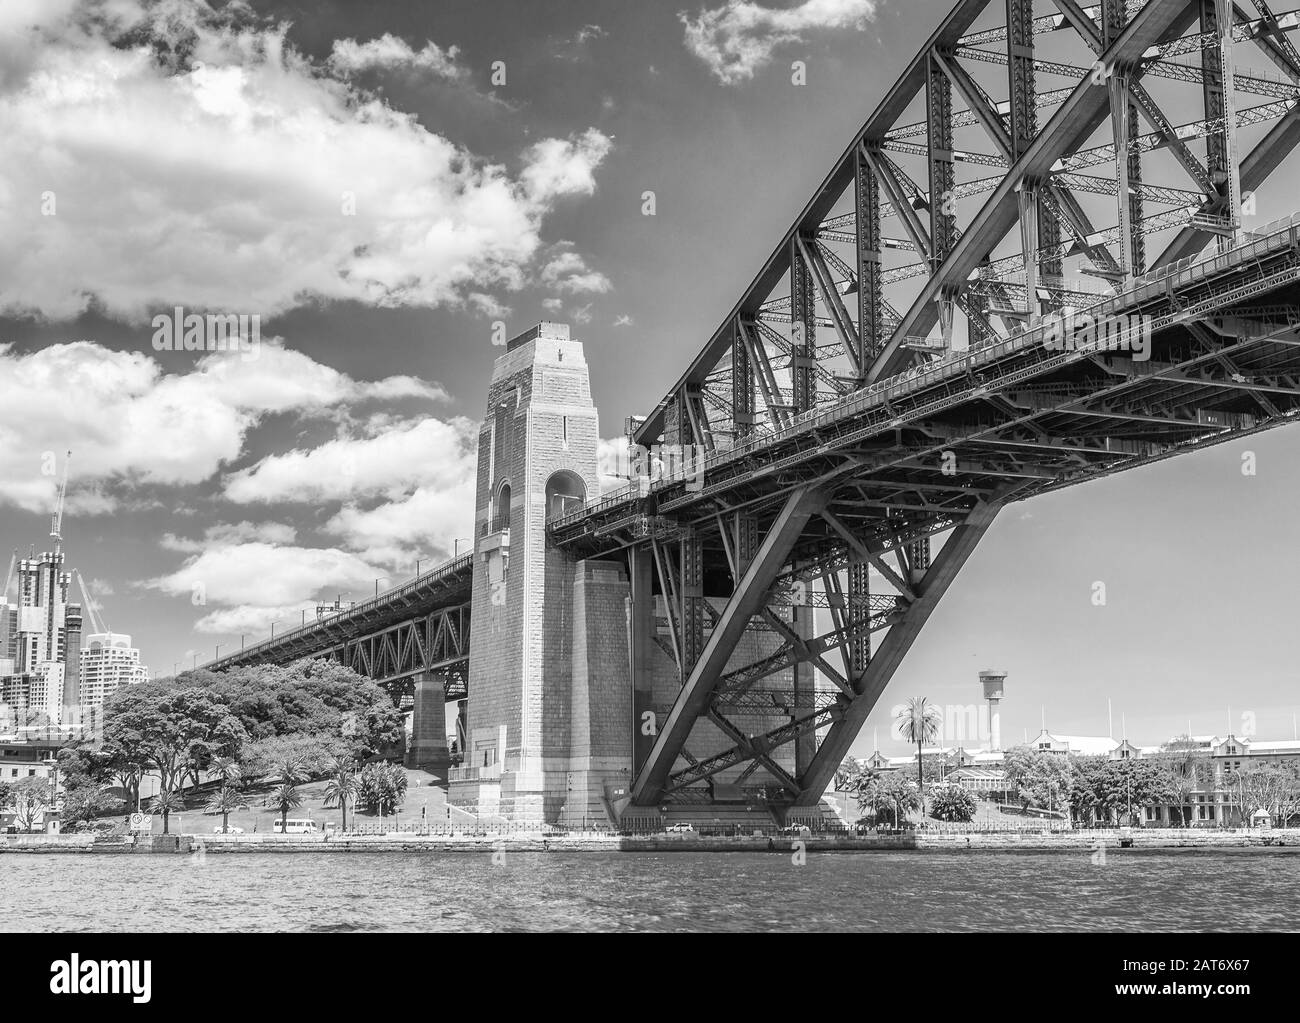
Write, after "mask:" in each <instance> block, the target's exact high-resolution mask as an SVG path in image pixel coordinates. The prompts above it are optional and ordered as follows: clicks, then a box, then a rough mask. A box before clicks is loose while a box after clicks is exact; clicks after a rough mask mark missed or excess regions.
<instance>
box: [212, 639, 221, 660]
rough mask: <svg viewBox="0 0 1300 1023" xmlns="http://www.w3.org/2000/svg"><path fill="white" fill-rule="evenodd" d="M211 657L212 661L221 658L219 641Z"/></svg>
mask: <svg viewBox="0 0 1300 1023" xmlns="http://www.w3.org/2000/svg"><path fill="white" fill-rule="evenodd" d="M212 659H213V660H214V661H219V660H221V644H220V643H218V644H217V648H216V650H214V651H213V653H212Z"/></svg>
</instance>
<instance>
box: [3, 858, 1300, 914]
mask: <svg viewBox="0 0 1300 1023" xmlns="http://www.w3.org/2000/svg"><path fill="white" fill-rule="evenodd" d="M1298 884H1300V855H1287V854H1284V853H1277V852H1254V853H1202V852H1185V853H1145V852H1144V853H1129V854H1112V855H1110V856H1108V858H1107V861H1106V863H1105V864H1104V865H1097V864H1093V863H1092V862H1090V859H1089V854H1088V853H1087V852H1080V853H1077V854H1057V853H1034V854H1028V853H1018V854H1017V853H1007V854H1000V853H988V854H979V855H963V854H947V853H848V854H822V855H816V854H813V855H810V856H809V857H808V860H807V863H806V864H805V865H803V866H796V865H795V864H793V863H792V862H791V857H790V856H789V854H762V853H722V854H716V853H715V854H708V853H636V854H605V853H582V854H579V853H570V854H556V853H551V854H538V853H523V852H518V853H516V852H509V853H507V854H506V857H505V862H504V864H502V865H494V864H493V862H492V858H491V855H490V854H489V853H485V854H483V855H481V856H480V855H476V854H466V853H441V854H439V853H378V854H365V853H349V854H329V853H322V854H310V853H308V854H299V855H274V854H267V855H257V854H249V855H242V854H241V855H209V856H207V857H206V859H205V860H203V861H198V860H195V859H191V858H188V857H181V856H75V855H30V854H5V855H3V856H0V906H3V907H4V916H5V926H4V929H5V930H6V931H15V930H29V931H65V930H111V931H153V930H169V931H194V930H198V931H222V930H241V931H282V930H289V931H382V930H396V931H446V930H568V929H596V930H642V931H663V930H768V931H791V930H866V931H873V930H881V931H907V930H923V931H924V930H962V931H984V930H989V931H1007V930H1017V929H1027V930H1057V929H1059V930H1198V929H1206V930H1208V929H1222V928H1224V927H1229V926H1230V927H1231V928H1232V929H1234V930H1236V929H1240V930H1248V931H1249V930H1294V929H1295V928H1296V927H1297V920H1298V919H1300V914H1298V912H1297V904H1296V903H1297V897H1296V894H1295V893H1296V892H1297V891H1298V890H1300V888H1298Z"/></svg>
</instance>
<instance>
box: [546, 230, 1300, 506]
mask: <svg viewBox="0 0 1300 1023" xmlns="http://www.w3.org/2000/svg"><path fill="white" fill-rule="evenodd" d="M1297 225H1300V214H1292V215H1290V216H1287V217H1282V218H1280V219H1278V220H1274V221H1271V222H1270V223H1268V224H1266V225H1265V226H1264V227H1262V228H1260V229H1258V230H1255V231H1252V232H1250V233H1249V234H1248V235H1247V236H1245V237H1243V239H1242V240H1241V241H1240V242H1239V243H1238V244H1237V245H1235V246H1233V247H1232V248H1230V249H1228V250H1227V251H1225V252H1222V253H1214V254H1211V255H1208V256H1205V255H1200V254H1198V255H1195V256H1187V257H1185V258H1183V259H1180V260H1178V261H1176V262H1174V263H1171V264H1169V265H1167V266H1162V267H1158V268H1156V269H1155V270H1152V271H1150V272H1149V273H1146V274H1142V275H1141V276H1138V277H1134V278H1133V279H1132V280H1131V281H1129V282H1128V284H1127V285H1126V286H1125V287H1124V289H1123V290H1122V291H1117V292H1115V293H1114V294H1109V295H1101V296H1099V300H1098V301H1096V302H1093V303H1091V304H1090V305H1086V306H1081V307H1079V308H1078V309H1077V310H1076V312H1077V313H1078V314H1080V315H1082V314H1088V315H1094V316H1095V315H1096V314H1098V313H1101V312H1104V311H1107V310H1110V311H1115V310H1118V309H1121V308H1126V307H1127V306H1129V305H1132V304H1133V303H1134V300H1135V299H1136V298H1137V297H1138V296H1139V294H1140V293H1143V292H1147V293H1150V292H1151V291H1152V290H1153V289H1155V290H1161V291H1164V290H1168V289H1170V288H1176V287H1178V286H1179V285H1181V284H1186V283H1191V282H1192V281H1194V280H1195V279H1196V278H1197V276H1199V275H1200V273H1201V272H1202V271H1203V269H1204V268H1205V267H1210V268H1211V269H1213V270H1226V269H1230V268H1232V267H1233V266H1239V265H1242V264H1244V263H1246V262H1247V261H1248V260H1249V259H1250V258H1251V257H1252V256H1255V255H1257V254H1259V253H1260V252H1261V251H1262V252H1268V251H1272V250H1274V249H1277V248H1281V247H1284V246H1283V245H1281V244H1279V243H1280V242H1281V241H1282V239H1283V238H1284V236H1285V238H1286V243H1287V244H1294V242H1295V239H1296V237H1297ZM1048 329H1049V327H1048V324H1046V323H1042V324H1037V325H1033V326H1030V327H1028V328H1025V329H1022V330H1020V331H1019V332H1017V333H1015V334H1012V335H1010V336H1009V337H1006V338H1000V339H996V340H993V341H988V342H985V343H983V344H979V345H976V346H973V347H969V348H966V349H965V350H963V351H961V352H956V353H952V354H949V355H947V356H945V357H943V358H939V359H934V360H932V361H930V362H927V363H925V364H923V365H921V366H916V367H913V368H911V369H909V370H906V371H904V372H902V373H897V374H894V375H893V376H890V377H887V378H886V379H884V380H879V381H877V382H876V383H874V384H869V385H867V386H866V387H862V388H859V389H858V390H856V391H853V392H851V393H850V394H847V395H845V396H843V397H841V398H839V399H837V400H835V401H832V402H829V403H827V404H824V405H821V406H819V407H817V408H812V409H809V410H807V411H805V412H801V413H799V414H798V415H796V416H794V417H793V418H792V419H791V420H790V422H789V423H788V424H787V425H786V426H785V427H783V428H781V429H778V430H772V431H769V432H765V433H763V434H757V435H751V436H749V437H746V438H745V439H743V440H741V441H739V442H737V443H735V444H733V445H731V446H730V447H728V448H725V449H717V450H714V451H711V452H709V453H708V454H707V455H705V456H704V459H703V467H702V469H703V471H704V472H708V471H709V470H710V469H713V468H716V467H718V466H720V465H723V464H724V463H726V462H730V461H733V460H734V459H737V458H740V457H742V456H743V455H746V454H748V453H750V452H752V451H754V450H756V449H758V448H761V447H766V446H768V445H770V444H772V443H773V442H775V441H778V440H782V439H785V438H787V437H791V436H794V435H795V434H798V433H800V432H802V431H803V430H805V429H807V428H808V427H809V426H810V425H811V424H814V423H828V422H831V421H833V420H836V419H840V418H843V417H844V416H846V415H852V414H854V413H856V412H859V411H861V410H862V409H863V408H866V407H868V406H872V405H879V404H883V403H885V402H887V401H888V400H889V399H890V398H893V397H901V396H903V395H904V394H910V393H912V392H914V391H916V390H919V389H923V388H924V387H926V386H928V385H930V384H932V383H935V382H938V381H939V380H941V379H943V378H945V377H949V376H952V375H953V374H954V372H956V373H964V372H966V371H967V370H968V369H970V367H971V363H972V358H973V357H978V361H980V362H985V361H989V360H990V359H996V358H1000V357H1002V356H1003V355H1009V354H1012V353H1014V352H1016V351H1018V350H1022V349H1025V348H1028V347H1032V346H1034V345H1037V344H1041V343H1042V342H1043V339H1044V337H1045V336H1046V331H1047V330H1048ZM699 472H700V466H698V465H691V466H690V467H688V468H682V469H673V470H670V471H668V472H665V473H664V474H663V475H662V476H660V477H658V478H657V479H655V480H652V481H651V482H650V486H649V489H650V490H657V489H660V488H662V487H667V486H670V485H672V484H675V483H681V482H683V481H685V480H688V479H691V478H693V477H694V476H696V475H697V474H698V473H699ZM640 491H641V488H640V487H637V486H635V485H632V484H629V485H628V486H626V487H621V488H620V489H619V490H618V491H616V492H615V493H614V494H610V495H602V496H601V497H599V498H596V499H595V500H593V501H589V502H587V503H586V504H585V505H584V506H583V507H582V508H580V509H578V510H575V511H572V512H569V513H567V514H565V515H559V516H556V517H554V518H552V519H551V520H550V521H549V522H548V525H550V526H552V527H557V526H568V525H572V524H574V523H577V522H580V521H581V520H582V519H584V518H586V517H588V516H590V515H592V514H595V513H597V512H601V511H605V510H607V509H608V508H611V507H614V506H616V505H618V504H623V503H627V502H631V501H633V500H634V499H635V498H636V497H637V496H640Z"/></svg>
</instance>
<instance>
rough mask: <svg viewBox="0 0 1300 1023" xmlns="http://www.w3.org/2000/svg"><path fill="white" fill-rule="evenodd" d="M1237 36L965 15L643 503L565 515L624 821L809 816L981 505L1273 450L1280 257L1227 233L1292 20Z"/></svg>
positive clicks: (648, 439) (1244, 16) (921, 65)
mask: <svg viewBox="0 0 1300 1023" xmlns="http://www.w3.org/2000/svg"><path fill="white" fill-rule="evenodd" d="M1252 7H1253V8H1254V10H1253V11H1247V10H1246V9H1245V8H1243V7H1241V6H1239V5H1236V4H1233V3H1231V2H1227V0H1191V2H1188V0H1146V2H1145V3H1143V2H1130V3H1122V2H1120V0H1105V2H1103V3H1101V4H1099V5H1096V6H1087V7H1084V6H1081V5H1079V4H1078V3H1077V2H1076V0H1053V2H1052V3H1050V4H1049V3H1038V4H1037V5H1035V3H1034V2H1033V0H1005V2H1004V3H1003V4H997V5H994V4H989V3H988V2H987V0H959V2H958V3H956V5H955V6H954V7H953V9H952V11H951V12H950V13H949V15H948V17H947V18H946V19H945V20H944V22H943V24H942V25H940V27H939V28H938V29H937V30H936V31H935V33H934V34H933V35H932V36H931V38H930V39H929V41H928V42H927V44H926V46H925V48H924V49H923V50H922V52H921V53H920V54H918V55H917V57H916V58H915V59H914V60H913V61H912V62H911V63H910V64H909V65H908V67H907V69H906V70H905V71H904V73H903V75H902V77H901V78H900V79H899V81H898V83H897V84H896V85H895V86H894V87H893V88H892V89H891V90H890V91H889V92H888V93H887V94H886V96H885V97H884V99H883V100H882V101H881V103H880V104H879V106H878V107H877V109H876V111H875V112H874V113H873V114H872V116H871V118H870V119H869V120H868V121H867V123H866V125H864V127H863V128H862V129H861V131H859V132H858V133H857V135H856V136H855V137H854V138H853V139H852V140H851V141H850V144H849V146H848V148H847V149H846V150H845V151H844V153H843V155H842V156H841V157H840V159H839V160H838V161H837V162H836V163H835V165H834V166H833V168H832V169H831V171H830V173H829V174H828V175H827V177H826V178H825V180H824V181H823V182H822V184H821V186H820V187H819V188H818V189H817V191H816V192H815V193H814V194H813V196H812V198H811V199H810V200H809V202H808V203H807V205H806V206H805V207H804V209H803V211H802V212H801V213H800V215H799V218H798V219H797V220H796V222H795V223H794V225H793V226H792V227H791V228H790V230H789V231H788V232H787V233H786V235H785V237H784V238H783V239H782V241H781V242H780V244H779V245H778V246H777V248H776V249H775V250H774V251H773V253H772V255H771V256H770V257H768V259H767V261H766V263H765V264H764V265H763V267H762V269H761V270H760V271H759V273H758V275H757V276H756V277H755V278H754V280H753V282H752V283H751V285H750V286H749V288H748V289H746V291H745V292H744V294H743V295H742V296H741V297H740V298H739V300H738V301H736V302H735V303H734V305H733V306H732V308H731V312H730V313H729V314H728V315H727V317H726V318H725V319H724V320H723V322H722V323H721V325H720V326H719V327H718V329H717V330H716V331H715V332H714V333H713V335H712V336H711V337H709V338H708V339H707V341H706V342H705V343H704V346H703V348H702V350H701V351H700V354H699V355H698V356H697V357H696V358H695V359H694V360H693V361H692V362H691V363H690V365H689V366H688V368H687V370H686V372H685V373H684V374H683V376H682V377H681V378H680V379H679V380H678V382H677V383H676V385H674V387H673V388H672V390H671V391H670V392H669V394H668V395H667V397H666V398H665V399H664V400H663V401H661V402H660V403H659V404H658V405H657V406H656V407H655V409H654V410H653V411H652V412H651V414H650V415H649V416H648V417H647V418H646V419H645V420H644V421H643V422H642V423H641V424H640V425H639V427H637V429H636V430H635V431H634V432H633V434H632V436H631V438H630V439H631V441H632V442H633V444H634V445H635V446H636V447H637V448H638V449H640V448H645V447H654V446H657V447H658V455H659V457H658V458H657V460H656V459H654V458H649V459H646V460H644V461H645V462H648V464H651V465H655V466H656V469H655V472H656V473H657V475H656V476H655V478H652V479H648V478H645V474H644V473H643V472H642V473H641V474H640V478H637V476H638V474H637V473H636V472H635V471H634V473H633V478H634V479H635V480H636V485H635V487H630V488H629V489H628V490H627V491H625V492H621V493H619V494H615V495H612V496H610V497H607V498H605V499H604V500H601V501H599V502H596V503H595V504H593V505H591V506H589V507H588V508H586V509H584V510H583V511H581V512H579V513H575V514H569V515H564V516H559V517H556V518H555V519H553V520H552V522H551V536H552V539H553V541H554V542H555V543H556V544H558V545H560V546H562V547H564V548H565V549H566V550H568V551H569V552H570V553H572V554H573V555H574V556H577V557H597V558H616V559H625V560H626V562H627V566H628V573H629V579H630V581H631V586H632V604H633V609H634V610H633V638H632V643H633V656H632V663H633V676H634V678H633V688H634V692H635V693H636V694H637V696H636V707H637V711H638V715H639V716H638V720H642V718H641V716H640V715H642V714H644V713H645V712H648V713H649V714H650V715H651V718H650V721H651V727H650V728H648V729H647V731H648V734H646V735H644V737H643V739H642V741H641V742H639V743H638V746H637V749H636V750H635V754H634V762H635V763H634V768H635V770H634V774H635V780H634V782H633V784H632V786H631V793H630V797H631V803H632V805H633V806H640V807H647V808H648V807H652V806H656V805H663V804H664V803H670V802H672V801H674V800H683V801H692V800H699V799H709V798H713V799H717V798H718V795H719V791H721V790H735V789H736V788H737V787H740V788H741V789H743V787H744V786H745V785H746V783H751V784H754V785H755V786H756V788H761V789H762V794H763V795H765V796H766V797H767V798H769V799H771V800H774V801H776V802H778V803H781V804H783V805H784V806H786V807H787V808H789V807H794V808H799V807H811V806H812V805H813V804H815V803H816V802H817V800H818V799H819V797H820V796H821V794H822V792H823V791H824V790H825V788H826V786H827V785H828V783H829V782H830V781H831V779H832V777H833V775H834V771H835V768H836V767H837V766H838V764H839V763H840V761H841V758H842V757H843V756H844V754H845V753H846V752H847V751H848V748H849V745H850V743H851V742H852V741H853V738H854V736H855V735H856V734H857V731H858V730H859V728H860V727H861V725H862V722H863V721H864V719H865V718H866V716H867V714H868V713H869V711H870V710H871V708H872V706H873V705H874V704H875V701H876V700H877V698H878V697H879V695H880V693H881V692H882V691H883V689H884V687H885V685H886V684H887V683H888V681H889V679H890V677H891V676H892V674H893V672H894V671H895V670H896V668H897V666H898V664H899V663H900V661H901V659H902V657H903V656H904V654H905V653H906V652H907V650H908V649H909V648H910V647H911V645H912V644H913V643H914V642H915V641H916V639H917V637H918V635H919V633H920V631H921V629H922V628H923V626H924V624H925V622H926V620H927V618H928V617H929V614H930V613H931V611H932V610H933V608H934V606H935V604H936V603H937V601H938V600H939V598H940V597H941V596H942V594H943V592H944V591H945V590H946V589H947V588H948V586H950V585H951V583H952V581H953V579H954V578H955V577H956V574H957V572H958V570H959V569H960V567H961V565H962V564H963V563H964V562H965V560H966V558H967V557H968V556H969V555H970V553H971V551H972V550H973V549H974V547H975V545H976V544H977V543H978V541H979V539H980V538H981V537H982V535H983V534H984V532H985V531H986V530H987V529H988V527H989V525H990V523H991V522H992V521H993V519H994V517H995V516H996V514H997V512H998V510H999V509H1000V508H1001V507H1003V506H1004V505H1005V504H1006V503H1008V502H1010V501H1018V500H1024V499H1025V498H1028V497H1032V496H1034V495H1036V494H1040V493H1044V492H1047V491H1050V490H1055V489H1060V488H1062V487H1067V486H1070V485H1072V484H1075V483H1079V482H1083V481H1086V480H1089V479H1095V478H1097V477H1099V476H1104V475H1107V474H1109V473H1113V472H1118V471H1122V470H1124V469H1128V468H1133V467H1137V466H1141V465H1145V464H1147V463H1150V462H1153V461H1156V460H1159V459H1162V458H1167V457H1171V456H1173V455H1176V454H1180V453H1184V452H1188V451H1193V450H1196V449H1197V448H1200V447H1205V446H1208V445H1210V444H1215V443H1220V442H1222V441H1225V440H1228V439H1231V438H1234V437H1241V436H1244V435H1247V434H1249V433H1252V432H1255V431H1257V430H1262V429H1266V428H1268V427H1271V426H1275V425H1278V424H1280V423H1284V422H1287V421H1290V419H1291V417H1292V416H1293V415H1294V413H1295V411H1296V407H1297V406H1296V400H1297V397H1300V386H1298V385H1300V353H1298V352H1297V341H1298V339H1297V334H1296V328H1297V325H1300V294H1298V293H1297V285H1296V281H1297V239H1296V229H1295V227H1294V226H1293V225H1292V224H1291V222H1290V221H1286V222H1281V223H1277V224H1274V225H1270V226H1269V227H1268V228H1261V229H1259V230H1257V231H1254V232H1249V231H1246V230H1245V229H1244V227H1243V219H1242V218H1243V215H1244V216H1249V215H1251V214H1253V213H1254V212H1255V209H1254V205H1253V203H1254V192H1255V190H1258V189H1261V187H1262V186H1263V185H1264V184H1265V183H1266V182H1267V181H1268V179H1269V176H1270V175H1272V174H1274V172H1275V171H1277V169H1278V167H1279V166H1280V165H1281V164H1282V162H1283V161H1284V160H1285V158H1286V157H1287V155H1288V154H1289V153H1290V152H1291V151H1292V150H1293V149H1294V147H1295V145H1296V143H1297V141H1300V53H1297V51H1296V49H1295V47H1294V46H1293V44H1292V43H1291V41H1290V38H1289V36H1288V34H1287V33H1288V32H1289V31H1290V30H1292V29H1293V28H1295V27H1296V25H1297V23H1298V21H1300V18H1298V16H1297V15H1296V14H1295V13H1294V12H1288V13H1285V14H1281V15H1278V14H1275V13H1274V12H1273V11H1271V10H1270V9H1269V7H1268V6H1267V4H1266V3H1265V2H1264V0H1258V2H1252ZM1242 52H1248V53H1249V54H1251V55H1254V56H1256V57H1263V58H1264V59H1266V60H1267V61H1268V62H1269V63H1270V64H1271V65H1273V67H1274V68H1276V69H1277V71H1280V72H1281V76H1280V77H1279V76H1278V75H1277V74H1276V73H1275V72H1274V71H1273V69H1270V71H1269V73H1267V74H1260V73H1257V72H1255V71H1253V70H1251V69H1249V68H1246V67H1242V66H1239V54H1240V53H1242ZM1051 77H1055V78H1056V79H1057V81H1056V82H1053V83H1049V82H1048V81H1047V79H1049V78H1051ZM1048 85H1050V86H1052V87H1045V86H1048ZM1001 97H1005V99H1004V98H1001ZM1239 149H1240V154H1239ZM990 168H991V170H990ZM1092 168H1100V175H1098V174H1097V173H1089V171H1090V169H1092ZM1248 198H1249V202H1247V199H1248ZM890 222H892V223H893V225H895V227H896V228H897V230H896V231H894V232H892V234H893V236H892V237H891V236H890V232H889V230H888V228H887V225H888V224H889V223H890ZM1099 224H1100V225H1105V226H1100V227H1099V226H1098V225H1099ZM1207 246H1209V247H1210V248H1211V249H1212V251H1213V253H1214V254H1213V255H1211V256H1207V257H1205V258H1201V259H1198V258H1197V256H1198V254H1199V253H1201V252H1202V251H1203V250H1205V249H1206V248H1207ZM1148 248H1150V250H1151V253H1158V255H1155V256H1154V258H1152V256H1151V255H1150V254H1149V253H1148ZM1151 268H1154V269H1151ZM963 342H964V343H963ZM661 464H662V465H666V466H667V469H666V471H664V472H659V470H658V468H657V466H658V465H661ZM941 535H943V540H942V543H940V542H939V539H938V538H939V537H940V536H941ZM661 608H662V609H663V610H662V614H661V613H660V611H659V609H661ZM814 609H820V613H817V614H814V613H813V610H814ZM818 621H821V622H823V623H826V622H829V624H830V628H829V630H826V631H823V632H821V633H820V634H819V633H818V630H817V628H815V627H814V623H815V622H818ZM755 632H758V633H762V634H764V635H765V636H766V641H765V642H755V641H754V638H753V636H754V633H755ZM660 648H662V649H663V650H665V651H667V654H668V656H669V657H670V658H671V664H672V667H673V669H674V670H675V672H676V689H675V691H674V692H672V693H670V694H668V696H669V697H670V698H668V699H665V698H664V691H663V686H662V684H661V682H660V680H659V675H660V674H662V665H657V664H656V661H657V660H659V659H660V654H659V652H658V651H659V649H660ZM774 680H775V681H774ZM774 686H775V688H773V687H774ZM760 711H762V712H765V713H766V716H765V717H764V716H763V715H761V714H760ZM726 794H727V797H728V798H733V797H736V796H737V795H738V793H737V792H735V791H728V792H727V793H726ZM740 794H741V795H743V796H744V798H746V799H747V800H750V801H752V800H753V799H754V798H756V797H758V796H759V795H760V793H759V792H757V791H751V792H748V793H740Z"/></svg>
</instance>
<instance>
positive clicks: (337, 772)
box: [325, 760, 361, 831]
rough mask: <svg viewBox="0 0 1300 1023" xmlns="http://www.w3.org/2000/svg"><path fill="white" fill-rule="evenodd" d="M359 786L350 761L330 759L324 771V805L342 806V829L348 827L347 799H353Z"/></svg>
mask: <svg viewBox="0 0 1300 1023" xmlns="http://www.w3.org/2000/svg"><path fill="white" fill-rule="evenodd" d="M360 788H361V784H360V782H358V781H357V776H356V774H355V773H354V772H353V770H352V762H351V761H347V760H332V761H330V763H329V765H328V766H327V767H326V771H325V805H326V806H329V807H333V806H339V807H342V809H343V830H344V831H346V830H347V828H348V800H349V799H353V800H355V799H356V798H357V792H358V791H359V790H360Z"/></svg>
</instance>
